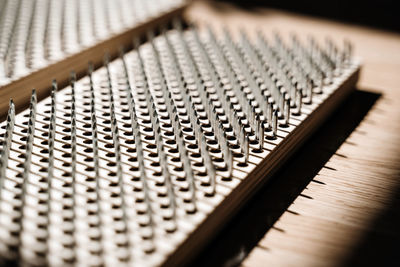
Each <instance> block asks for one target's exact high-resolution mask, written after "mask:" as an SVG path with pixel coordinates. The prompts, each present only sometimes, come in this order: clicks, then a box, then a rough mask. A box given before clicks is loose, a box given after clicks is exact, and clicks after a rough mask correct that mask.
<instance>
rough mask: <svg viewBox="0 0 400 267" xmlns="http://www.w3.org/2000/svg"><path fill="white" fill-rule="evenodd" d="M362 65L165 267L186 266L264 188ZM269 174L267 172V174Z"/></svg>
mask: <svg viewBox="0 0 400 267" xmlns="http://www.w3.org/2000/svg"><path fill="white" fill-rule="evenodd" d="M360 70H361V67H360V66H358V68H357V69H356V70H355V71H354V72H353V73H352V74H351V76H349V77H348V78H347V80H346V81H345V82H344V83H343V84H342V85H341V86H340V88H339V89H337V90H336V91H335V92H334V93H333V94H332V95H330V96H329V97H328V99H326V101H324V102H323V103H322V104H321V105H320V106H319V107H317V108H316V109H315V110H314V111H313V112H312V113H311V114H310V116H308V117H307V119H305V120H304V121H303V122H302V123H301V125H300V126H299V127H297V128H296V129H295V130H294V131H293V132H292V133H291V135H292V136H291V138H288V139H285V140H284V141H283V142H282V143H281V144H280V145H279V146H280V148H279V149H278V150H277V152H276V153H271V154H269V156H268V157H267V158H265V159H264V160H263V161H262V162H261V163H260V166H261V167H260V168H255V169H254V171H253V172H251V173H250V174H249V176H251V178H250V179H245V180H243V181H242V182H241V183H240V185H239V186H238V187H236V188H235V189H234V190H233V191H232V192H231V193H230V194H229V195H228V196H227V197H226V198H225V199H224V200H223V201H222V202H221V203H220V204H219V205H218V206H217V207H216V208H215V210H214V211H213V212H212V213H211V214H210V215H209V216H208V217H207V218H206V219H205V221H203V222H202V223H201V224H200V225H199V227H198V228H197V229H196V230H194V232H192V233H191V234H190V235H189V238H188V239H186V240H185V241H184V242H183V243H182V244H180V246H179V247H178V249H177V250H176V251H174V252H173V253H172V254H171V255H170V256H169V257H168V259H167V260H166V261H165V262H164V263H163V265H162V266H163V267H169V266H184V265H185V264H188V263H189V261H190V260H191V259H193V258H194V257H195V256H196V255H198V253H199V252H200V251H201V250H202V249H203V248H204V247H205V246H206V245H207V243H208V242H209V241H211V240H212V238H213V237H215V235H216V234H217V233H218V232H219V231H220V230H221V229H222V228H223V226H224V225H225V224H226V222H228V221H229V220H230V219H231V218H232V217H233V216H234V215H235V214H236V213H237V212H238V211H239V210H240V208H241V207H243V206H244V204H245V203H246V202H247V200H248V199H249V198H250V197H251V196H253V195H254V194H255V193H256V192H257V189H259V188H261V187H262V186H263V185H264V184H265V183H266V182H267V181H269V180H270V179H271V177H272V176H273V175H274V174H275V173H276V172H277V171H278V170H279V168H280V167H281V166H282V165H283V164H284V163H285V162H287V161H288V160H289V158H290V157H291V156H292V155H293V154H294V153H295V152H296V151H297V150H298V149H299V148H300V147H301V146H302V145H303V144H304V143H305V142H306V141H307V140H308V138H310V136H311V135H312V134H313V133H314V132H315V131H316V130H317V129H318V128H319V127H320V125H321V124H322V123H323V122H324V121H325V120H326V119H327V118H328V117H329V116H330V115H331V114H332V113H333V112H334V110H335V109H336V108H337V107H338V106H339V105H340V104H341V103H342V102H343V101H344V100H345V99H346V97H347V96H348V95H349V94H350V93H351V92H352V91H353V90H354V89H355V86H356V84H357V81H358V79H359V75H360ZM265 174H266V175H265Z"/></svg>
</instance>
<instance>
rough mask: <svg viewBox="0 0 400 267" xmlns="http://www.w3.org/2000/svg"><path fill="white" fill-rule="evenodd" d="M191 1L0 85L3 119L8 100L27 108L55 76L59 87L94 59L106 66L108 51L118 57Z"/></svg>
mask: <svg viewBox="0 0 400 267" xmlns="http://www.w3.org/2000/svg"><path fill="white" fill-rule="evenodd" d="M190 2H191V1H187V2H185V3H184V4H182V5H181V6H179V7H177V8H175V9H173V10H171V11H167V12H165V13H163V14H162V15H160V16H159V17H157V18H154V19H151V20H149V21H147V22H145V23H142V24H140V25H138V26H136V27H133V28H131V29H128V30H126V31H125V32H123V33H120V34H117V35H115V36H113V37H111V38H110V39H107V40H104V41H102V42H100V43H98V44H96V45H94V46H91V47H88V48H86V49H85V50H83V51H81V52H79V53H77V54H73V55H71V56H69V57H67V58H65V59H62V60H61V61H57V62H55V63H53V64H51V65H49V66H47V67H44V68H42V69H40V70H37V71H35V72H33V73H31V74H29V75H27V76H25V77H23V78H21V79H19V80H16V81H13V82H11V83H10V84H7V85H5V86H3V87H0V122H1V121H3V120H4V119H5V118H6V116H7V111H8V103H9V100H10V99H11V98H12V99H13V101H14V103H15V107H16V110H17V112H20V111H22V110H24V109H25V108H27V107H28V105H29V100H30V96H31V92H32V91H31V90H32V89H33V88H35V89H36V92H37V96H38V99H39V100H41V99H43V98H45V97H47V96H48V95H49V94H50V89H51V81H52V80H53V79H56V80H57V82H58V86H59V88H63V87H65V86H66V85H68V83H69V77H70V71H74V72H75V73H76V75H77V78H81V77H83V76H84V75H86V74H87V68H88V63H89V62H92V63H93V65H94V67H95V68H98V67H100V66H102V65H103V58H104V54H105V53H109V55H110V60H112V59H115V58H116V57H118V55H119V50H120V48H121V47H124V49H125V50H128V49H131V48H132V42H133V38H134V37H142V35H144V34H145V33H146V31H147V30H149V29H156V28H157V27H158V26H161V25H165V24H168V23H169V22H170V21H171V20H172V19H173V18H174V17H180V16H182V14H183V12H184V11H185V9H186V8H187V7H188V6H189V4H190Z"/></svg>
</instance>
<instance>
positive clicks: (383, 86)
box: [187, 2, 400, 267]
mask: <svg viewBox="0 0 400 267" xmlns="http://www.w3.org/2000/svg"><path fill="white" fill-rule="evenodd" d="M187 16H188V18H190V19H191V20H193V21H196V22H199V23H202V22H203V23H204V22H206V23H210V24H212V25H216V24H217V23H221V22H222V23H225V24H226V25H228V26H229V27H230V28H231V29H235V28H240V27H243V28H245V29H249V30H250V29H262V30H263V31H264V30H265V31H268V30H279V32H281V33H283V34H286V33H289V32H296V33H297V34H300V35H304V34H312V35H314V36H316V37H317V38H318V39H321V40H323V38H325V37H326V36H332V37H334V38H335V39H337V40H341V39H343V38H347V39H349V40H351V41H352V43H353V44H354V47H355V55H356V56H357V57H360V58H361V59H362V61H363V69H362V73H361V79H360V82H359V84H358V86H357V89H358V90H359V91H360V92H365V93H367V94H369V93H370V92H371V94H372V95H376V96H377V97H376V98H377V101H376V103H375V104H374V105H373V106H372V108H371V109H370V110H369V112H368V114H367V115H366V116H365V117H364V118H363V120H362V121H361V123H360V124H359V125H358V126H357V127H356V128H355V129H354V131H353V132H352V133H351V134H350V136H349V137H348V138H347V139H346V140H345V142H344V143H343V144H342V145H341V146H340V147H339V149H338V150H337V151H336V152H334V153H333V155H332V156H331V158H330V159H329V160H328V162H327V163H326V164H325V166H324V167H323V168H322V169H320V171H319V172H318V174H317V175H316V176H315V177H314V178H313V180H312V181H311V182H310V183H309V184H308V185H307V186H306V188H305V189H304V190H303V191H302V192H301V194H300V195H299V196H298V197H297V198H296V199H295V200H294V202H293V203H292V204H291V205H290V206H289V208H288V210H287V211H286V212H284V213H283V214H282V216H280V218H279V219H278V220H277V221H276V222H275V224H274V225H273V227H270V228H269V229H268V231H267V232H266V234H265V236H264V237H263V238H262V239H261V240H260V241H259V243H258V245H257V246H256V247H255V248H254V249H253V250H252V251H251V252H250V254H249V255H247V256H246V258H245V259H244V261H243V262H242V265H243V266H246V267H247V266H248V267H250V266H251V267H253V266H267V265H268V266H342V265H354V264H357V265H365V264H371V265H372V264H376V263H381V264H382V263H384V264H386V265H393V266H395V265H396V266H400V260H399V258H398V257H397V256H398V255H396V253H397V251H396V247H397V248H399V243H398V241H400V230H399V226H400V222H399V218H400V35H398V34H394V33H389V32H384V31H380V30H375V29H369V28H364V27H361V26H354V25H347V24H344V23H339V22H332V21H328V20H323V19H317V18H309V17H305V16H300V15H296V14H290V13H284V12H280V11H276V10H269V9H259V10H257V12H250V11H243V10H240V9H237V8H235V7H231V6H228V5H222V4H218V5H216V4H208V3H204V2H196V3H194V5H193V6H192V7H191V8H190V9H189V11H188V14H187ZM360 101H361V100H360ZM348 112H353V111H352V110H351V108H350V109H349V111H348ZM354 112H357V110H354ZM349 115H350V114H349ZM346 117H347V116H345V115H344V116H343V120H344V121H345V120H346ZM326 149H329V148H326ZM260 216H261V215H260ZM245 254H247V252H245ZM238 257H239V260H242V259H243V257H244V255H238ZM396 258H397V259H396ZM394 260H397V262H394ZM231 264H233V265H235V264H237V262H236V261H233V263H232V262H231ZM229 265H230V264H229V263H228V264H227V266H229Z"/></svg>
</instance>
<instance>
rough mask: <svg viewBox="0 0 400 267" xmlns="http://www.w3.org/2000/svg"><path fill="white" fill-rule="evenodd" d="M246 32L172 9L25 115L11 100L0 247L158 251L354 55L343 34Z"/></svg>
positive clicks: (58, 256)
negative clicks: (322, 41) (156, 31)
mask: <svg viewBox="0 0 400 267" xmlns="http://www.w3.org/2000/svg"><path fill="white" fill-rule="evenodd" d="M240 36H241V37H240V38H239V41H235V40H234V38H233V37H232V36H231V34H230V33H229V32H228V31H227V30H225V31H224V33H223V38H217V37H216V35H215V34H214V32H213V30H212V29H210V28H209V29H207V31H205V32H201V33H200V32H199V31H198V30H197V29H191V28H190V29H188V30H183V29H182V26H181V25H180V23H179V22H178V21H175V22H174V29H173V30H170V31H166V30H162V34H161V35H160V36H157V37H155V36H154V35H153V34H151V33H149V34H148V39H149V41H148V42H147V43H145V44H144V45H139V42H138V40H135V42H134V45H135V47H137V49H135V50H134V51H131V52H128V53H126V54H121V57H120V58H119V59H118V60H116V61H114V62H109V61H108V59H107V57H106V58H105V61H104V63H105V66H104V67H103V68H101V69H99V70H97V71H94V70H93V66H89V70H88V76H87V77H85V78H84V79H82V80H80V81H76V78H75V75H74V74H73V73H72V74H71V85H70V86H69V87H68V88H66V89H64V90H63V91H58V90H57V83H56V82H55V81H54V82H53V86H52V88H53V90H52V92H51V96H50V97H49V98H48V99H46V100H44V101H43V102H39V103H37V99H36V94H35V91H33V93H32V98H31V105H30V108H29V110H27V111H25V112H23V113H22V114H20V115H17V116H16V115H15V107H14V104H13V102H12V101H11V102H10V109H9V113H8V117H7V120H6V121H5V122H4V123H3V124H2V128H3V129H4V131H3V132H2V145H1V165H0V175H1V176H0V199H1V203H2V204H1V207H0V214H1V215H0V218H1V219H0V220H1V227H0V229H1V232H0V237H1V241H0V244H1V246H0V252H1V257H5V258H7V257H9V258H10V259H15V258H19V259H20V260H21V261H25V262H33V263H36V264H50V265H60V264H72V263H82V264H90V265H102V264H106V265H108V264H110V265H111V264H117V263H123V262H125V263H140V262H146V263H151V264H155V265H157V264H159V263H160V262H162V261H163V259H164V257H165V255H168V254H169V253H171V252H172V251H173V250H174V249H175V247H176V246H177V245H178V244H179V243H180V242H182V241H183V240H184V238H185V236H186V234H187V233H188V232H190V231H191V230H192V229H193V227H196V225H197V224H198V223H200V222H201V221H202V219H203V218H204V217H205V216H206V215H207V214H208V213H209V212H211V211H212V210H213V208H215V207H216V205H217V204H218V203H219V202H220V201H221V200H222V199H223V196H224V195H226V194H228V193H229V192H230V191H231V190H232V188H234V183H235V182H236V181H238V180H239V178H237V177H236V173H237V172H240V171H243V170H242V168H246V166H249V164H253V163H252V160H251V157H261V156H260V155H261V154H262V153H263V151H265V149H266V148H265V144H266V142H272V144H273V142H276V140H277V137H278V131H279V130H283V131H285V129H286V128H287V127H289V125H290V124H291V120H292V117H293V118H296V116H299V115H301V114H302V106H304V105H310V104H311V103H313V95H314V94H323V93H324V87H325V86H327V85H329V84H330V83H332V81H333V80H334V79H335V77H336V76H340V75H341V73H343V72H344V70H345V69H346V66H347V65H348V64H350V57H351V47H350V46H349V45H348V44H346V45H345V48H344V49H343V50H338V48H337V47H336V46H334V44H333V43H332V42H328V48H327V49H325V50H324V49H322V48H321V47H319V46H318V45H317V44H316V43H315V42H314V41H310V44H309V46H304V45H303V44H302V43H301V42H300V41H299V40H298V39H297V38H295V37H293V38H292V44H291V45H290V46H289V45H287V44H285V43H284V42H283V41H282V40H281V38H280V37H279V36H275V39H274V41H273V42H272V43H274V44H273V45H271V43H270V42H269V41H267V39H266V38H265V37H264V36H263V35H262V34H261V33H259V34H258V37H257V40H256V45H255V44H254V43H253V42H252V41H250V39H249V37H248V36H247V35H246V33H244V32H242V33H241V35H240ZM168 240H169V241H168Z"/></svg>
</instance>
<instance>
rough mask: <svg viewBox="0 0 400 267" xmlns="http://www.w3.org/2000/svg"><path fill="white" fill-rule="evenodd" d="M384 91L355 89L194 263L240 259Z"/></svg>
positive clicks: (235, 262) (236, 262) (226, 264)
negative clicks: (374, 91)
mask: <svg viewBox="0 0 400 267" xmlns="http://www.w3.org/2000/svg"><path fill="white" fill-rule="evenodd" d="M379 97H380V94H376V93H371V92H366V91H361V90H355V91H354V92H353V93H352V94H351V95H350V96H349V97H348V99H346V100H345V102H344V103H343V104H342V105H341V107H340V108H339V109H338V110H337V111H336V112H335V113H334V114H333V115H332V116H331V117H330V118H329V119H328V120H327V121H326V122H325V123H324V124H323V125H322V126H321V127H320V129H319V130H317V131H316V132H315V134H314V135H313V136H312V137H311V138H310V139H309V140H308V141H307V142H306V143H305V144H304V146H302V147H301V148H300V149H299V151H298V152H296V154H295V155H294V156H293V157H292V158H291V159H290V160H289V161H288V162H287V164H285V169H284V170H281V171H279V172H278V173H277V174H276V175H274V177H273V178H272V179H271V181H270V182H268V183H267V184H266V185H264V186H263V187H262V188H261V189H260V190H259V192H257V193H256V194H255V195H254V196H253V197H252V198H251V200H250V201H249V202H248V203H247V204H246V205H244V206H243V208H241V209H240V211H239V212H238V213H237V215H236V216H235V217H234V218H232V220H230V222H229V223H228V224H227V225H226V226H225V227H224V229H223V230H222V231H221V232H220V233H219V234H218V235H217V236H216V237H215V238H213V239H212V240H210V243H209V245H208V246H207V247H206V248H205V249H204V250H203V251H202V252H201V253H200V254H199V255H198V256H197V257H196V258H195V259H193V261H192V262H190V263H189V264H188V266H199V267H200V266H224V267H231V266H237V265H239V264H240V262H241V261H242V260H243V259H244V258H245V257H246V255H247V254H248V253H249V252H250V251H251V249H252V248H253V247H254V246H256V245H257V243H258V242H259V241H260V239H261V238H262V237H263V236H264V235H265V233H266V232H267V231H268V230H269V229H270V228H271V227H272V226H273V224H274V222H275V221H277V220H278V219H279V217H280V216H281V215H282V213H283V212H285V210H286V209H287V208H288V207H289V205H290V204H291V203H292V202H293V201H294V200H295V198H296V197H297V196H298V195H299V194H300V193H301V191H302V190H303V189H304V188H305V187H306V186H307V184H308V183H310V182H311V181H312V179H313V178H314V176H315V175H316V174H317V173H318V172H319V170H320V169H321V168H322V167H323V166H324V165H325V163H326V162H327V161H328V160H329V158H330V157H331V156H332V155H333V154H334V153H335V152H336V150H337V149H338V148H339V147H340V145H341V144H342V143H343V142H345V140H346V139H347V137H348V136H349V135H350V134H351V132H352V131H353V130H354V129H355V128H356V127H357V126H358V124H359V123H360V122H361V121H362V119H363V118H364V117H365V115H366V114H367V113H368V111H369V110H370V109H371V107H372V106H373V105H374V103H375V102H376V101H377V99H378V98H379ZM314 182H318V181H315V180H314ZM399 206H400V205H399ZM399 225H400V224H399ZM399 231H400V230H399ZM367 247H368V246H367ZM360 249H361V248H360ZM350 263H351V262H350Z"/></svg>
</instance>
